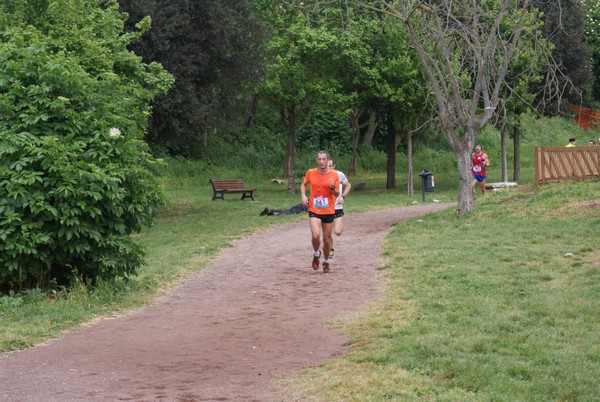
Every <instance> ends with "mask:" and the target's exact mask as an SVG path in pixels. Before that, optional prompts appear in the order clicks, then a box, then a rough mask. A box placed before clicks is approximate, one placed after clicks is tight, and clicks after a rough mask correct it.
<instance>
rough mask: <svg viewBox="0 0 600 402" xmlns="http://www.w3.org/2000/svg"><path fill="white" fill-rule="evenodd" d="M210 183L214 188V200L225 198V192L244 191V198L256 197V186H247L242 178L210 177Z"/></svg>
mask: <svg viewBox="0 0 600 402" xmlns="http://www.w3.org/2000/svg"><path fill="white" fill-rule="evenodd" d="M209 182H210V184H211V185H212V189H213V197H212V200H213V201H214V200H216V199H217V198H219V199H221V200H225V193H242V200H244V199H246V198H251V199H252V201H256V200H255V199H254V192H255V191H256V189H255V188H246V186H245V185H244V182H243V181H242V180H240V179H210V180H209Z"/></svg>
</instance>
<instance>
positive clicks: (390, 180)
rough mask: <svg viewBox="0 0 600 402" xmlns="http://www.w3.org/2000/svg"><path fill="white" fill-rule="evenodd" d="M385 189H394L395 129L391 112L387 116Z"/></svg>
mask: <svg viewBox="0 0 600 402" xmlns="http://www.w3.org/2000/svg"><path fill="white" fill-rule="evenodd" d="M385 188H387V189H388V190H390V189H393V188H396V129H395V127H394V117H393V115H392V112H391V110H389V111H388V114H387V181H386V184H385Z"/></svg>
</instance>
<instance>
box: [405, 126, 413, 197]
mask: <svg viewBox="0 0 600 402" xmlns="http://www.w3.org/2000/svg"><path fill="white" fill-rule="evenodd" d="M412 137H413V134H412V132H411V131H409V132H408V133H407V134H406V164H407V166H406V170H407V177H406V180H407V187H406V193H407V194H414V193H415V188H414V184H413V152H412Z"/></svg>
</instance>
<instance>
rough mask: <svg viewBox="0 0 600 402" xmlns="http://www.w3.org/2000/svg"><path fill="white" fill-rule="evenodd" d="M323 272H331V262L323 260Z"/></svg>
mask: <svg viewBox="0 0 600 402" xmlns="http://www.w3.org/2000/svg"><path fill="white" fill-rule="evenodd" d="M323 272H325V273H327V272H329V262H327V261H323Z"/></svg>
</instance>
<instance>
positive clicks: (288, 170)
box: [279, 108, 296, 194]
mask: <svg viewBox="0 0 600 402" xmlns="http://www.w3.org/2000/svg"><path fill="white" fill-rule="evenodd" d="M279 114H280V116H281V120H282V122H283V125H284V127H285V129H286V147H285V158H284V166H283V177H287V179H288V191H289V193H290V194H296V183H295V175H294V159H295V145H296V115H295V112H294V110H293V109H291V110H288V109H286V108H281V109H280V111H279Z"/></svg>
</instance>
